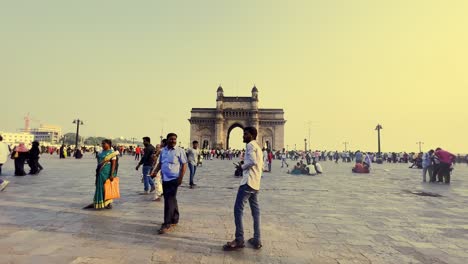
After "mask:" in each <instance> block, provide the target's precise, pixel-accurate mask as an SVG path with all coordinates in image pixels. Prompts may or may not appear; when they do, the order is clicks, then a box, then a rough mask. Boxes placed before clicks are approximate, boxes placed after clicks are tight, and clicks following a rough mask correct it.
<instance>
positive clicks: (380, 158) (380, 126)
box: [375, 124, 383, 164]
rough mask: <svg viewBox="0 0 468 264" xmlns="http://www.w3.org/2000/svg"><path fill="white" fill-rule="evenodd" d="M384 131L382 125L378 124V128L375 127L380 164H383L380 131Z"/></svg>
mask: <svg viewBox="0 0 468 264" xmlns="http://www.w3.org/2000/svg"><path fill="white" fill-rule="evenodd" d="M382 129H383V127H382V125H380V124H377V126H376V127H375V130H377V144H378V152H377V163H378V164H382V155H381V154H382V153H381V149H380V130H382Z"/></svg>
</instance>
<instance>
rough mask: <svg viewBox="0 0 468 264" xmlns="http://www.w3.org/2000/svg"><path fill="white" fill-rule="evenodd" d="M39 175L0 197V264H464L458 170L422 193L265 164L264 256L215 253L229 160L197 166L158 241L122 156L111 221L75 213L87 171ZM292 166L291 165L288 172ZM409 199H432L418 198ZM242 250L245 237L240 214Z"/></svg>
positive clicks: (90, 162)
mask: <svg viewBox="0 0 468 264" xmlns="http://www.w3.org/2000/svg"><path fill="white" fill-rule="evenodd" d="M41 163H42V164H43V166H44V167H45V171H43V172H42V173H41V174H40V175H39V176H25V177H14V176H11V174H12V173H13V169H12V166H13V163H12V162H11V161H8V163H7V164H5V165H4V172H5V173H6V174H7V175H6V176H4V177H3V178H4V179H8V180H10V181H11V183H10V185H9V186H8V188H7V189H6V190H5V191H3V192H1V193H0V263H2V264H3V263H15V264H16V263H47V264H50V263H73V264H81V263H112V264H118V263H138V264H144V263H204V264H208V263H214V264H218V263H226V264H227V263H236V264H238V263H294V264H300V263H340V264H347V263H447V264H452V263H455V264H457V263H460V264H466V263H468V209H467V207H466V205H467V204H468V203H467V202H468V179H467V175H468V166H466V165H458V166H457V167H456V169H455V172H454V176H453V180H452V184H451V185H450V186H448V185H442V184H428V183H421V177H420V173H421V171H420V170H417V169H408V166H407V165H406V164H384V165H375V166H374V168H373V170H372V173H371V174H369V175H353V174H352V173H351V168H350V167H351V166H352V165H350V164H343V163H339V164H335V163H333V162H324V163H322V166H323V168H324V170H325V173H324V174H323V175H321V176H292V175H288V174H286V169H281V168H280V162H279V161H274V164H273V170H274V172H273V173H267V174H265V176H264V178H263V180H262V190H261V192H260V206H261V213H262V216H261V217H262V238H263V244H264V247H263V249H261V250H259V251H256V250H254V249H252V248H249V247H247V248H245V249H243V250H241V251H239V252H223V251H222V245H223V244H224V243H226V242H227V241H228V240H231V239H233V235H234V223H233V221H234V220H233V204H234V199H235V195H236V192H237V188H238V183H239V179H238V178H235V177H233V173H234V168H233V165H232V161H220V160H215V161H205V163H204V166H203V167H201V168H199V170H198V172H197V180H198V182H197V183H198V184H199V188H197V189H193V190H191V189H189V188H187V182H188V175H186V178H185V180H184V184H183V185H182V187H181V188H180V189H179V194H178V200H179V209H180V213H181V220H180V225H179V226H178V227H177V228H176V230H175V232H173V233H170V234H167V235H164V236H160V235H157V230H158V228H159V226H160V225H161V223H162V219H163V203H161V202H159V203H158V202H152V201H150V200H151V198H152V197H151V196H142V195H139V194H138V192H140V191H142V189H143V184H142V183H141V182H140V177H139V175H138V174H137V172H136V171H135V169H134V166H135V161H134V160H133V159H132V157H123V158H122V159H121V165H120V177H121V193H122V198H121V199H120V200H118V201H116V202H115V204H114V209H113V210H105V211H85V210H82V209H81V208H82V207H83V206H85V205H86V204H88V203H89V202H91V201H92V197H93V192H94V168H95V160H94V159H93V158H92V157H91V155H87V156H85V158H83V159H82V160H74V159H67V160H59V159H58V158H57V157H56V156H52V157H51V156H44V157H42V159H41ZM291 163H292V162H291ZM418 192H429V193H433V194H439V195H441V197H431V196H420V195H416V194H417V193H418ZM244 219H245V223H244V225H245V228H246V239H248V238H249V237H251V236H252V220H251V216H250V209H249V207H248V206H247V207H246V211H245V216H244Z"/></svg>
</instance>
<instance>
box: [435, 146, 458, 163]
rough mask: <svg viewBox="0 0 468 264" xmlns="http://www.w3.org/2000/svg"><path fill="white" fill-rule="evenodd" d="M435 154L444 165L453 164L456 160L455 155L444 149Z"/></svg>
mask: <svg viewBox="0 0 468 264" xmlns="http://www.w3.org/2000/svg"><path fill="white" fill-rule="evenodd" d="M434 154H435V155H436V156H437V157H438V158H439V160H440V162H442V163H448V164H452V162H453V160H454V159H455V155H453V154H452V153H450V152H448V151H445V150H442V149H441V150H437V151H436V152H435V153H434Z"/></svg>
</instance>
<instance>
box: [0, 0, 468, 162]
mask: <svg viewBox="0 0 468 264" xmlns="http://www.w3.org/2000/svg"><path fill="white" fill-rule="evenodd" d="M467 12H468V1H464V0H460V1H456V0H449V1H430V0H411V1H408V0H404V1H403V0H392V1H376V0H368V1H363V0H362V1H358V0H341V1H338V0H328V1H313V0H307V1H306V0H304V1H271V0H270V1H252V0H250V1H116V0H112V1H60V0H59V1H0V34H1V41H0V58H1V59H0V87H1V95H0V96H1V99H2V100H1V102H2V103H1V104H2V109H3V110H2V111H1V113H0V130H4V131H13V130H15V129H17V128H20V127H22V126H23V116H24V115H25V114H26V113H27V112H31V116H33V117H35V118H36V119H40V120H41V121H42V122H44V123H52V124H58V125H62V126H63V127H64V130H65V131H66V132H68V131H73V124H71V121H72V120H73V119H74V118H76V117H79V118H82V119H83V120H84V121H85V126H83V128H82V132H83V134H84V135H106V136H112V137H118V136H125V137H141V136H145V135H150V136H152V137H159V135H160V131H161V129H162V123H164V132H165V133H166V132H169V131H175V132H177V133H178V134H179V135H180V137H181V141H182V142H183V144H186V142H188V138H189V135H188V133H189V123H188V121H187V119H188V118H189V117H190V109H191V108H192V107H215V98H216V88H217V86H218V84H222V86H223V87H224V91H225V95H249V94H250V90H251V88H252V86H253V84H256V85H257V87H258V89H259V91H260V95H259V96H260V106H261V107H275V108H284V109H285V112H286V119H287V120H288V122H287V126H286V143H287V144H288V145H289V146H290V148H292V147H293V146H294V144H297V146H298V148H299V146H301V147H303V140H304V137H307V134H308V132H307V125H306V123H307V122H308V121H312V122H313V125H312V136H311V137H312V147H313V148H318V149H324V148H326V149H329V150H331V149H333V150H335V149H339V150H341V149H343V144H342V142H344V141H348V142H350V148H352V149H357V148H359V149H363V150H370V151H376V141H377V140H376V132H375V131H374V128H375V126H376V125H377V123H381V124H382V125H383V128H384V129H383V130H382V148H383V151H399V150H406V151H416V150H417V145H416V142H417V141H424V142H425V145H424V148H425V149H427V148H429V147H437V146H441V147H443V148H447V149H448V150H451V151H453V152H455V153H458V152H462V153H466V152H468V144H467V142H466V135H467V134H468V123H467V120H468V109H467V107H466V101H467V99H468V91H467V88H468V49H467V47H468V31H467V29H468V16H467ZM161 120H165V121H164V122H161ZM33 125H34V124H33ZM240 141H241V139H240V138H239V140H238V142H232V144H234V145H235V144H237V145H239V144H240Z"/></svg>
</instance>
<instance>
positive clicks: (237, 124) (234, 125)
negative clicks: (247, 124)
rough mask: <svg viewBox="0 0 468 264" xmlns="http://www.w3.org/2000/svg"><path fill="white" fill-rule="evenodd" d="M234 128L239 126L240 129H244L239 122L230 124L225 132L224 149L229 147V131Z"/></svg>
mask: <svg viewBox="0 0 468 264" xmlns="http://www.w3.org/2000/svg"><path fill="white" fill-rule="evenodd" d="M234 128H240V129H242V130H244V126H243V125H241V124H239V123H237V122H236V123H234V124H232V125H231V126H230V127H229V129H228V130H227V134H226V149H229V148H230V146H229V142H230V139H231V131H232V130H233V129H234Z"/></svg>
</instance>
